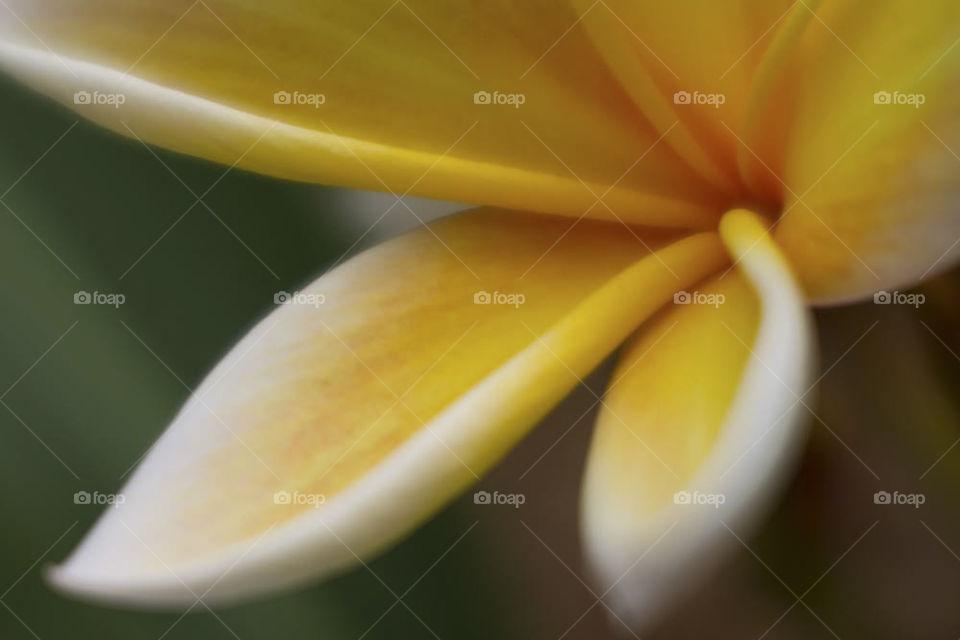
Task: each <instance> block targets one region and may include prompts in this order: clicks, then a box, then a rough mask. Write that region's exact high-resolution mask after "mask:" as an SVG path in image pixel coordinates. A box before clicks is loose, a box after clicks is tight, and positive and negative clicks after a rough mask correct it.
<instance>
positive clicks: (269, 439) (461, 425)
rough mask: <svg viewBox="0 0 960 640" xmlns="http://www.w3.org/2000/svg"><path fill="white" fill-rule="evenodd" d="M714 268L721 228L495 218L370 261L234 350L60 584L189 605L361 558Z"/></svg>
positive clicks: (333, 276) (431, 233)
mask: <svg viewBox="0 0 960 640" xmlns="http://www.w3.org/2000/svg"><path fill="white" fill-rule="evenodd" d="M643 242H646V243H648V244H649V245H650V246H651V247H655V248H656V249H657V250H656V253H650V252H648V251H647V249H646V248H645V247H644V244H643ZM598 248H602V250H600V251H598ZM725 262H726V256H725V254H724V251H723V248H722V246H721V243H720V241H719V239H718V237H717V235H716V234H714V233H704V234H699V235H693V236H689V237H686V238H684V239H680V240H672V239H668V238H666V237H655V236H652V235H647V236H644V239H643V240H642V241H641V240H640V239H639V238H638V237H637V236H635V235H634V232H633V231H631V230H628V229H626V228H624V227H623V226H621V225H617V224H612V223H604V222H593V221H582V222H581V223H579V224H578V225H576V226H575V227H574V228H572V229H571V228H570V225H569V221H567V220H564V219H563V218H559V217H554V216H543V215H536V214H524V213H519V212H512V211H497V210H478V211H473V212H469V213H465V214H460V215H456V216H453V217H451V218H446V219H444V220H441V221H439V222H437V223H435V224H434V225H432V226H431V227H430V228H429V229H420V230H418V231H416V232H413V233H410V234H408V235H405V236H402V237H400V238H398V239H396V240H394V241H391V242H388V243H386V244H384V245H382V246H380V247H377V248H375V249H373V250H371V251H369V252H367V253H364V254H361V255H360V256H358V257H357V258H355V259H353V260H351V261H350V262H348V263H346V264H345V265H343V266H342V267H340V268H338V269H336V270H334V271H333V272H331V273H329V274H328V275H325V276H323V277H321V278H320V279H319V280H317V281H316V282H314V283H313V284H311V285H310V286H309V287H308V288H306V289H305V290H303V291H302V292H300V294H299V295H297V296H291V299H292V300H294V302H295V304H286V305H284V306H282V307H281V308H280V309H278V310H277V311H275V312H274V313H273V314H271V315H269V316H268V317H267V318H265V319H264V320H263V321H262V322H261V323H260V324H259V325H257V326H256V327H255V328H254V329H253V330H252V331H251V332H250V334H249V335H247V336H246V337H245V338H244V339H243V340H241V341H240V342H239V343H238V344H237V346H236V347H235V348H234V349H233V350H232V351H231V352H230V353H229V354H228V355H227V356H226V357H225V359H224V360H223V361H222V362H221V363H220V364H219V365H218V366H217V367H216V368H215V369H214V370H213V372H212V373H211V374H210V375H209V377H208V378H207V379H206V380H205V381H204V382H203V384H202V385H201V386H200V388H199V389H198V390H197V393H196V394H195V396H194V397H192V398H191V400H190V401H189V402H188V403H187V404H186V406H185V407H184V409H183V410H182V411H181V413H180V415H178V416H177V418H176V419H175V420H174V422H173V424H172V426H171V427H170V428H169V429H168V431H167V432H166V433H165V434H164V436H163V437H162V438H161V439H160V440H159V442H158V443H157V444H156V446H155V448H154V449H153V450H152V451H151V453H150V454H149V455H148V456H147V458H146V460H145V462H144V463H143V464H142V465H141V467H140V468H139V469H138V470H137V472H136V473H135V475H134V476H133V477H132V479H131V480H130V482H129V484H128V486H127V487H126V488H125V489H124V490H123V494H124V496H125V501H124V502H123V504H121V505H119V507H117V508H112V509H109V511H108V512H107V513H106V514H105V515H104V517H103V518H102V519H101V521H100V522H99V523H98V524H97V526H96V527H95V528H94V530H93V531H92V532H91V533H90V534H89V536H88V537H87V539H86V540H85V541H84V542H83V543H82V545H81V546H80V547H79V548H78V550H77V551H76V552H75V553H74V554H73V555H72V556H71V557H70V559H69V560H68V561H67V562H66V563H65V564H64V565H63V566H62V567H59V568H58V569H56V570H55V572H54V573H53V575H52V579H53V581H54V582H55V583H56V584H57V585H58V586H59V587H61V588H62V589H64V590H67V591H69V592H73V593H76V594H78V595H80V596H83V597H87V598H95V599H104V600H109V601H114V602H120V603H127V604H137V605H152V606H171V605H172V606H185V605H189V604H191V603H192V602H193V600H194V598H195V595H203V597H204V600H205V601H208V602H219V601H227V600H231V599H235V598H238V597H242V596H249V595H251V594H255V593H259V592H263V591H268V590H271V589H277V588H280V587H284V586H289V585H293V584H299V583H302V582H304V581H307V580H309V579H311V578H316V577H318V576H322V575H326V574H329V573H331V572H335V571H337V570H342V569H345V568H347V567H349V566H351V565H353V564H355V563H356V562H358V558H363V559H367V558H370V557H371V556H373V555H375V554H376V553H378V552H379V551H381V550H383V549H384V548H385V547H387V546H388V545H390V544H391V543H393V542H394V541H396V540H397V539H398V538H399V537H401V536H403V535H404V534H406V533H408V532H410V531H411V530H412V529H413V528H414V527H416V526H417V525H418V524H419V523H420V522H422V521H423V520H424V519H425V518H427V517H428V516H430V515H431V514H432V513H434V512H435V511H437V510H438V509H439V508H440V507H441V506H443V505H444V504H445V503H446V502H447V501H449V500H450V499H451V498H452V497H454V496H455V495H457V494H458V493H459V492H461V491H462V490H463V489H464V488H465V487H466V486H468V485H469V484H470V483H472V482H473V481H475V480H476V479H477V477H478V476H479V475H480V474H483V473H484V472H485V471H486V470H487V469H488V468H489V467H490V465H491V464H493V462H494V461H496V460H497V458H499V457H500V456H501V455H502V454H503V453H504V452H505V451H506V450H508V449H509V448H510V447H511V446H512V445H513V444H514V443H515V442H516V441H517V440H518V439H519V438H520V437H521V436H522V435H523V434H524V433H525V431H526V430H527V429H529V428H530V427H531V426H532V425H533V424H534V423H535V422H536V421H537V419H538V418H539V417H541V416H542V415H543V414H544V413H545V412H546V411H548V410H549V409H550V407H551V406H552V405H553V404H554V403H556V402H557V401H558V400H559V399H560V398H561V397H562V396H563V395H564V394H566V393H567V392H568V391H569V390H570V389H571V388H573V387H574V386H575V385H576V384H577V383H578V376H583V375H585V374H586V373H588V372H589V371H590V370H591V369H592V368H593V367H595V366H596V365H597V364H598V363H599V362H600V361H601V360H602V359H603V358H604V357H605V356H606V354H608V353H610V352H611V351H612V350H613V349H614V348H615V347H616V346H617V344H618V343H619V342H620V341H622V340H623V339H624V338H625V337H626V336H627V335H629V333H630V332H631V331H633V330H634V329H635V327H636V326H637V325H638V323H639V322H641V321H642V320H643V319H644V318H645V317H647V316H649V315H650V314H651V313H653V312H654V311H655V310H656V309H657V308H658V307H659V306H660V305H661V304H663V303H664V302H665V301H666V300H668V299H669V298H670V296H671V295H672V294H673V292H674V291H675V290H676V289H677V288H679V287H683V286H688V285H689V284H690V283H692V282H695V281H696V280H698V279H700V278H703V277H704V276H705V275H707V274H708V273H710V272H712V271H715V270H717V269H719V268H721V267H722V266H723V264H725ZM484 292H486V293H484ZM519 296H522V297H519ZM277 492H282V493H280V494H279V496H277ZM275 497H278V499H279V500H280V501H281V502H284V501H285V502H288V504H276V503H275V501H274V500H275Z"/></svg>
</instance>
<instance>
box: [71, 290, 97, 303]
mask: <svg viewBox="0 0 960 640" xmlns="http://www.w3.org/2000/svg"><path fill="white" fill-rule="evenodd" d="M92 301H93V296H91V295H90V293H89V292H88V291H77V292H76V293H75V294H73V304H90V303H91V302H92Z"/></svg>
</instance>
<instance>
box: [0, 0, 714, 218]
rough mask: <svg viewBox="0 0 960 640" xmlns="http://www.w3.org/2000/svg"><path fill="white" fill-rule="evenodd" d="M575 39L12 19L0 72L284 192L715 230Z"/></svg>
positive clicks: (355, 12) (466, 12)
mask: <svg viewBox="0 0 960 640" xmlns="http://www.w3.org/2000/svg"><path fill="white" fill-rule="evenodd" d="M576 21H577V16H576V14H575V13H574V12H573V10H572V9H570V8H569V7H567V6H565V4H564V3H558V2H549V1H546V0H541V1H526V2H521V3H517V2H510V1H508V0H502V1H499V2H497V1H494V2H490V1H483V2H481V1H479V0H471V1H469V2H457V3H442V2H432V1H428V0H408V1H402V2H397V1H395V0H381V1H376V2H355V1H352V0H340V1H333V2H320V3H311V2H299V1H295V0H280V1H277V2H270V3H266V4H264V3H257V2H251V1H249V0H209V1H208V2H195V1H194V0H173V1H170V0H165V1H160V0H153V1H150V0H139V1H137V2H128V1H126V0H124V1H121V0H68V1H66V2H62V1H58V2H52V1H49V0H8V2H6V3H4V4H3V6H2V7H0V36H2V40H3V42H2V44H0V68H2V69H5V70H6V71H7V72H9V73H11V74H13V75H15V76H17V77H19V78H21V79H23V80H24V81H26V82H27V83H29V84H30V85H32V86H33V87H35V88H37V89H38V90H40V91H42V92H44V93H47V94H49V95H51V96H53V97H54V98H56V99H57V100H60V101H61V102H64V103H66V104H67V105H68V106H70V107H71V108H74V109H75V110H76V111H78V112H79V113H80V114H82V115H84V116H85V117H89V118H91V119H93V120H95V121H97V122H99V123H101V124H103V125H105V126H108V127H110V128H112V129H114V130H116V131H118V132H120V133H122V134H124V135H127V136H134V135H135V136H138V137H140V138H142V139H144V140H146V141H148V142H151V143H155V144H159V145H162V146H166V147H168V148H171V149H175V150H178V151H183V152H186V153H191V154H195V155H198V156H203V157H206V158H210V159H213V160H217V161H219V162H223V163H226V164H231V165H232V164H234V163H237V164H238V166H240V167H243V168H247V169H252V170H255V171H259V172H263V173H267V174H270V175H274V176H281V177H288V178H293V179H297V180H307V181H317V182H324V183H336V184H340V185H344V186H351V187H361V188H368V189H377V190H385V191H394V192H399V193H405V192H407V191H408V190H411V193H412V194H414V195H423V196H428V197H433V198H441V199H446V200H454V201H458V202H471V203H476V204H495V205H500V206H506V207H512V208H523V209H528V210H536V211H544V212H552V213H565V214H569V215H575V216H579V215H581V214H583V213H585V212H587V215H588V216H590V217H597V218H607V219H612V218H613V217H614V215H617V216H619V217H622V218H624V219H629V220H631V221H633V222H636V223H640V224H663V225H667V226H690V225H703V224H705V223H706V222H707V221H709V220H714V221H715V216H716V212H714V211H713V210H712V209H708V208H706V207H705V203H708V202H709V198H710V197H711V195H710V194H711V193H713V190H712V189H710V188H708V187H706V185H705V183H704V182H703V181H701V180H700V179H699V178H697V177H696V175H695V174H694V173H693V172H692V171H690V170H689V169H688V168H687V165H686V164H685V163H684V162H683V161H681V160H680V159H679V158H678V157H677V156H676V154H674V153H673V152H672V151H671V149H670V147H669V146H668V145H666V144H663V143H662V142H660V141H659V138H660V135H661V132H660V131H658V130H656V129H655V128H654V127H653V126H651V125H650V124H649V123H648V122H647V121H646V120H645V119H644V117H643V115H642V114H641V113H640V112H639V111H638V110H637V108H636V107H635V105H634V104H633V103H632V101H631V100H630V98H629V97H628V96H627V95H626V93H625V92H624V91H623V89H622V87H621V86H620V84H619V82H618V80H617V79H616V78H615V77H614V76H613V75H612V74H611V73H610V72H609V71H608V70H607V68H606V66H605V64H604V63H603V61H602V59H601V58H600V56H599V55H598V54H597V52H596V50H595V48H594V46H593V44H592V43H591V42H590V40H589V39H588V37H587V36H586V34H585V33H584V29H583V27H582V25H579V24H576ZM571 27H572V28H571ZM4 33H6V35H3V34H4ZM78 91H80V92H87V94H89V96H90V100H87V99H86V98H85V97H84V95H86V94H81V97H80V98H79V100H80V101H81V103H80V104H76V103H75V101H74V93H75V92H78ZM276 92H285V93H282V94H280V95H279V96H275V93H276ZM477 92H486V94H487V95H489V96H490V103H488V104H477V103H476V102H475V95H474V94H475V93H477ZM117 93H120V94H123V96H124V101H123V103H122V104H115V102H117V101H116V100H114V101H113V103H110V102H109V98H107V97H102V96H110V95H114V94H117ZM98 95H100V96H101V98H100V99H101V100H103V101H108V102H107V103H105V104H100V105H98V104H96V102H97V99H98V98H97V96H98ZM314 96H322V104H321V103H320V101H321V99H320V98H319V97H317V98H314ZM510 96H517V97H516V98H511V97H510ZM498 101H500V102H502V103H501V104H496V102H498ZM278 102H279V103H278ZM298 102H301V104H297V103H298ZM697 185H700V186H699V187H698V186H697ZM608 189H609V191H608ZM600 197H602V198H603V200H602V202H598V200H597V199H598V198H600ZM608 207H609V208H608ZM610 209H613V210H614V212H615V213H612V212H611V211H610Z"/></svg>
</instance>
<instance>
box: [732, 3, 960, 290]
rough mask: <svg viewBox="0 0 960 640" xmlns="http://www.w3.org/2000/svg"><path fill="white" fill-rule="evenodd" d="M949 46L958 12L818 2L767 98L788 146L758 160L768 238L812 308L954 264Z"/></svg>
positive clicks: (956, 125)
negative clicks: (780, 116) (768, 206)
mask: <svg viewBox="0 0 960 640" xmlns="http://www.w3.org/2000/svg"><path fill="white" fill-rule="evenodd" d="M958 36H960V4H958V3H956V2H954V1H953V0H931V1H930V2H925V3H923V6H922V8H921V7H920V6H919V5H918V4H917V3H915V2H910V1H909V0H891V1H890V2H881V3H876V2H866V1H858V2H824V3H823V5H822V8H820V9H819V10H818V11H817V13H816V17H815V18H814V19H812V20H810V21H809V23H808V24H807V27H806V30H805V32H804V34H803V36H802V38H800V39H799V41H798V44H797V46H796V47H795V48H794V55H793V57H792V61H791V62H790V64H792V65H793V66H792V69H793V72H792V73H791V74H789V76H788V78H789V79H788V80H786V81H785V82H784V85H783V86H781V87H779V88H778V90H777V92H776V93H778V94H780V95H789V96H790V102H791V103H792V112H793V115H792V119H791V120H790V121H789V122H787V123H786V128H787V130H788V131H789V134H788V139H787V140H786V144H785V147H784V149H783V150H782V151H781V153H782V154H783V157H780V158H776V157H773V158H771V157H766V158H765V162H766V164H768V165H769V166H770V167H772V168H773V169H774V170H775V171H777V173H778V174H779V176H780V182H781V184H780V185H778V186H780V188H781V191H782V200H783V202H784V205H783V207H784V210H785V213H784V215H783V217H782V219H781V221H780V223H779V226H778V228H777V230H776V232H775V237H776V239H777V242H778V243H779V244H780V245H781V246H782V247H783V249H784V251H785V252H786V254H787V256H788V257H789V258H790V260H791V263H792V264H793V265H794V268H795V269H796V270H797V274H798V276H799V278H800V279H801V281H802V282H803V284H804V287H805V288H806V290H807V292H808V294H809V295H810V296H811V297H812V298H814V299H815V300H816V301H818V302H822V303H832V302H841V301H846V300H851V299H856V298H862V297H867V296H869V295H871V294H872V293H874V292H876V291H877V290H880V289H893V288H896V287H901V286H904V287H905V286H908V285H911V284H913V283H916V282H917V281H918V280H921V279H923V278H925V277H927V276H929V275H932V274H935V273H937V272H939V271H942V270H943V269H945V268H947V267H948V266H950V265H951V264H952V263H954V262H955V260H956V258H957V256H958V255H960V251H958V249H960V243H958V242H957V240H958V238H960V216H958V215H957V205H958V202H960V180H958V179H957V176H958V175H960V157H958V154H960V121H958V119H957V117H956V115H957V113H958V110H960V93H958V92H957V90H956V87H957V85H958V83H960V48H958V47H957V46H956V45H957V37H958ZM773 127H774V129H776V128H782V127H783V123H777V124H774V125H773ZM769 135H771V130H769V129H768V130H766V131H761V132H760V135H759V137H760V138H763V137H767V136H769ZM750 144H751V145H752V144H753V143H752V142H751V143H750ZM758 155H761V156H763V155H764V153H763V152H762V151H758ZM781 167H782V168H781Z"/></svg>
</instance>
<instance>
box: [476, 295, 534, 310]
mask: <svg viewBox="0 0 960 640" xmlns="http://www.w3.org/2000/svg"><path fill="white" fill-rule="evenodd" d="M526 301H527V296H525V295H523V294H522V293H507V292H505V291H494V292H493V293H490V292H489V291H477V292H476V293H474V294H473V304H496V305H510V306H512V307H513V308H514V309H519V308H520V305H522V304H523V303H524V302H526Z"/></svg>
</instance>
